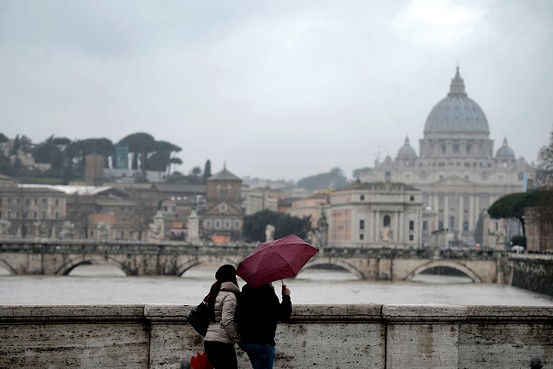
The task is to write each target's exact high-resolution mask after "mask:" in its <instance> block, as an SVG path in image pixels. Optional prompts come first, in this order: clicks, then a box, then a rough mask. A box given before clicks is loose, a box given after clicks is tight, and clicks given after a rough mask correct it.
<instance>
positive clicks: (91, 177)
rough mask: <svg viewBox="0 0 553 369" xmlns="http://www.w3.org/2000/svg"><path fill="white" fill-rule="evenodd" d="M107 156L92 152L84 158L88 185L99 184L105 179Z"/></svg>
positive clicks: (85, 178) (85, 176)
mask: <svg viewBox="0 0 553 369" xmlns="http://www.w3.org/2000/svg"><path fill="white" fill-rule="evenodd" d="M105 160H106V158H105V157H104V156H103V155H100V154H90V155H87V156H85V158H84V180H85V182H86V184H88V185H99V184H101V183H102V181H103V179H104V166H105Z"/></svg>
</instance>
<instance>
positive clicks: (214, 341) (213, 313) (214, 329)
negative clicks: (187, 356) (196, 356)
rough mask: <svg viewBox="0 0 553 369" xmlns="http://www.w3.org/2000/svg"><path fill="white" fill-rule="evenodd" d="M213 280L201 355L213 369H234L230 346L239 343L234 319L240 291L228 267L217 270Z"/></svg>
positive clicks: (233, 271) (227, 265)
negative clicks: (202, 353)
mask: <svg viewBox="0 0 553 369" xmlns="http://www.w3.org/2000/svg"><path fill="white" fill-rule="evenodd" d="M215 279H216V282H215V283H213V285H212V286H211V290H210V291H209V295H208V296H207V308H208V310H209V314H210V320H211V322H210V324H209V327H208V328H207V334H206V335H205V341H204V347H205V352H206V353H207V357H208V358H209V361H211V364H213V367H214V368H215V369H237V368H238V363H237V360H236V351H235V350H234V344H235V343H240V334H239V333H238V327H237V325H236V321H235V320H234V316H235V312H236V307H237V295H238V294H239V293H240V289H239V288H238V283H237V281H236V268H234V266H232V265H230V264H226V265H223V266H221V267H220V268H219V269H218V270H217V272H216V273H215Z"/></svg>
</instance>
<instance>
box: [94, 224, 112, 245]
mask: <svg viewBox="0 0 553 369" xmlns="http://www.w3.org/2000/svg"><path fill="white" fill-rule="evenodd" d="M96 229H97V232H98V241H108V240H109V239H110V237H109V235H110V229H111V227H110V225H109V224H108V223H106V222H100V223H98V225H97V226H96Z"/></svg>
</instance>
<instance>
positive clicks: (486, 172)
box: [359, 68, 534, 244]
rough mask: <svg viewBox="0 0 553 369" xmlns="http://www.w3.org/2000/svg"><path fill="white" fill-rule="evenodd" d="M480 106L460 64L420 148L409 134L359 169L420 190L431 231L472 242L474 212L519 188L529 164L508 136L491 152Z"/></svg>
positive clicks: (368, 177)
mask: <svg viewBox="0 0 553 369" xmlns="http://www.w3.org/2000/svg"><path fill="white" fill-rule="evenodd" d="M493 146H494V142H493V140H491V139H490V129H489V126H488V121H487V118H486V115H485V114H484V111H483V110H482V108H481V107H480V106H479V105H478V103H476V102H475V101H474V100H472V99H471V98H469V97H468V95H467V93H466V92H465V84H464V81H463V79H462V78H461V75H460V73H459V68H457V71H456V73H455V76H454V78H453V79H452V81H451V84H450V88H449V93H448V94H447V96H446V97H445V98H443V99H442V100H440V101H439V102H438V103H437V104H436V105H435V106H434V107H433V108H432V109H431V111H430V114H429V115H428V118H427V120H426V124H425V126H424V131H423V138H422V139H420V140H419V154H417V152H416V150H415V149H414V148H413V147H412V146H411V144H410V141H409V139H408V138H406V139H405V141H404V144H403V146H401V147H400V149H399V151H398V153H397V155H396V157H395V158H394V159H392V158H391V157H389V156H388V157H387V158H386V159H385V160H384V161H383V162H381V163H380V162H377V163H375V166H374V167H373V168H371V170H369V171H366V172H363V173H361V174H360V176H359V178H360V179H361V180H362V181H366V182H376V181H392V182H402V183H406V184H409V185H411V186H413V187H416V188H419V189H420V190H421V191H422V203H423V204H424V206H425V208H426V209H428V210H429V211H433V212H435V213H436V216H435V217H434V218H433V219H434V221H432V222H431V224H430V232H433V231H438V230H447V232H450V233H454V234H455V236H456V237H457V238H458V239H460V240H462V241H463V242H464V243H465V244H474V243H475V235H476V234H475V232H476V228H477V224H478V221H479V218H480V217H482V216H483V215H484V214H485V212H486V210H487V209H488V207H489V206H490V205H491V204H492V203H493V202H494V201H495V200H497V199H498V198H500V197H501V196H503V195H506V194H509V193H513V192H520V191H523V189H524V188H526V186H527V182H526V181H527V179H530V180H531V179H532V178H533V176H534V170H533V168H532V167H531V166H530V165H529V164H528V163H527V162H526V161H525V160H524V158H519V159H517V158H516V157H515V153H514V151H513V150H512V149H511V148H510V147H509V144H508V141H507V139H504V140H503V144H502V146H501V147H500V148H499V149H498V150H497V151H496V152H495V155H494V149H493Z"/></svg>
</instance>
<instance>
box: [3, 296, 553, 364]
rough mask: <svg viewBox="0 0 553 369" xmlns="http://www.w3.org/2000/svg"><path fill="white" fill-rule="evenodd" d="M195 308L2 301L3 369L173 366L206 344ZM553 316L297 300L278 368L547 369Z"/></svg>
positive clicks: (525, 310) (527, 310) (546, 310)
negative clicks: (534, 367) (193, 316)
mask: <svg viewBox="0 0 553 369" xmlns="http://www.w3.org/2000/svg"><path fill="white" fill-rule="evenodd" d="M191 308H192V307H191V306H183V305H102V306H90V305H81V306H75V305H73V306H69V305H51V306H32V305H3V306H0V368H29V369H30V368H33V369H34V368H82V369H92V368H112V369H113V368H115V369H117V368H134V369H136V368H143V369H149V368H152V369H154V368H155V369H161V368H178V367H179V364H180V361H181V360H182V359H183V358H187V359H189V358H190V357H191V356H193V355H194V354H195V353H196V352H198V351H202V350H203V339H202V337H201V336H199V335H198V334H196V333H195V331H194V330H193V329H192V328H191V327H190V326H189V325H188V323H187V322H186V318H185V317H186V315H187V314H188V312H189V311H190V309H191ZM552 323H553V306H545V307H535V306H527V307H524V306H462V305H296V306H294V308H293V314H292V317H291V319H290V321H289V322H288V323H281V324H280V325H279V327H278V331H277V361H276V364H275V369H278V368H308V367H320V368H379V369H389V368H393V369H404V368H480V367H486V368H528V367H530V360H531V359H532V357H534V356H539V357H540V358H541V359H542V361H543V364H544V368H548V367H551V365H553V361H552V358H551V357H552V355H553V340H552V339H551V337H553V324H552ZM238 357H239V367H240V368H249V367H250V366H249V363H248V360H247V357H246V356H245V354H244V353H243V352H241V351H240V350H238ZM548 363H549V364H548ZM548 365H549V366H548Z"/></svg>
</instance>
